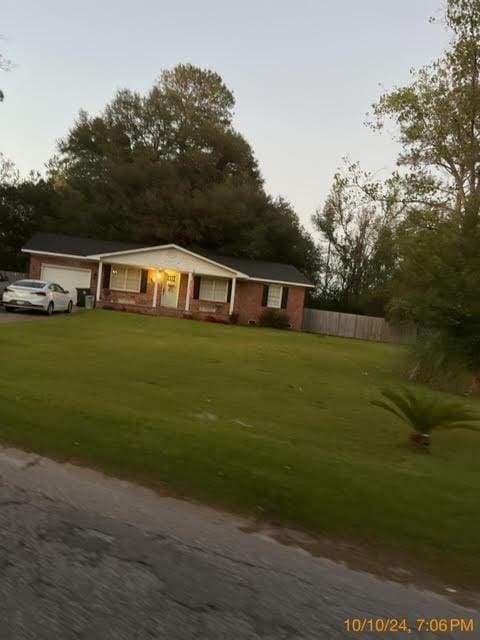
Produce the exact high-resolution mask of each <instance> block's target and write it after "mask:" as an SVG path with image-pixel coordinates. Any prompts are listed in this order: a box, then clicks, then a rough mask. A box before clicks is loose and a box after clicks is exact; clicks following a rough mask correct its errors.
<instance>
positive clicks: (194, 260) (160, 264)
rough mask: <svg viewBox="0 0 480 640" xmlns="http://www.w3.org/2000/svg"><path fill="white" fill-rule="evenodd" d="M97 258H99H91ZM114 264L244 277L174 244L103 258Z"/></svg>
mask: <svg viewBox="0 0 480 640" xmlns="http://www.w3.org/2000/svg"><path fill="white" fill-rule="evenodd" d="M91 257H95V258H99V257H100V256H91ZM103 258H104V259H106V260H107V261H112V262H115V264H130V265H135V266H137V267H143V268H145V269H159V270H160V269H172V271H180V272H183V273H188V272H190V271H191V272H192V273H198V274H202V275H206V276H218V277H223V278H232V277H233V276H245V274H243V273H239V272H238V271H237V270H236V269H232V268H231V267H228V266H226V265H223V264H220V263H217V262H215V261H213V260H211V259H209V258H206V257H205V256H202V255H199V254H196V253H193V252H192V251H188V250H187V249H183V248H182V247H178V246H177V245H174V244H169V245H163V246H159V247H148V248H143V249H136V250H134V251H121V252H118V253H111V254H108V255H104V256H103Z"/></svg>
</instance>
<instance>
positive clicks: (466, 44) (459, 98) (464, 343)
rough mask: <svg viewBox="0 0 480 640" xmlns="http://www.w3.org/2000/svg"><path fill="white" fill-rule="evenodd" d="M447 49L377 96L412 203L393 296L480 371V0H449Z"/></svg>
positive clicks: (450, 352) (441, 344) (439, 344)
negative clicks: (394, 133)
mask: <svg viewBox="0 0 480 640" xmlns="http://www.w3.org/2000/svg"><path fill="white" fill-rule="evenodd" d="M445 23H446V25H447V28H448V29H449V30H450V32H451V34H452V40H451V43H450V47H449V49H448V50H447V51H446V53H445V54H444V56H443V57H442V58H441V59H439V60H437V61H436V62H434V63H433V64H432V65H430V66H427V67H424V68H422V69H420V70H419V71H416V72H412V81H411V83H410V84H409V85H408V86H406V87H402V88H398V89H395V90H394V91H392V92H390V93H387V94H385V95H384V96H382V98H381V99H380V100H379V102H378V103H377V105H376V106H375V109H374V112H375V115H376V118H377V120H376V126H379V127H381V126H383V124H384V123H385V121H386V120H387V119H393V121H394V122H395V123H396V125H397V128H398V132H399V136H398V139H399V142H400V144H401V145H402V149H403V150H402V153H401V154H400V156H399V164H400V165H401V167H402V168H403V169H404V175H403V184H404V187H405V192H408V194H409V198H410V208H409V212H408V215H407V216H406V218H405V222H404V223H403V227H402V229H401V231H400V233H399V240H400V242H401V246H400V252H401V254H402V259H401V269H400V271H399V276H398V279H397V283H396V286H395V289H394V297H393V299H392V302H391V304H390V311H391V315H392V317H394V318H397V319H409V320H414V321H415V322H416V323H417V324H418V325H419V327H420V329H421V330H422V331H423V335H424V337H428V339H429V340H431V341H432V344H433V345H434V347H433V351H434V352H437V353H438V351H439V350H440V351H441V352H442V353H443V354H444V358H443V362H444V363H446V362H448V361H449V360H451V359H452V358H457V359H461V360H462V361H463V362H464V363H465V364H466V365H467V366H468V367H469V368H470V369H471V370H472V371H474V373H475V375H477V376H478V373H479V372H480V303H479V300H480V256H479V250H478V247H479V246H480V244H479V242H480V225H479V222H480V83H479V80H480V77H479V73H480V0H448V1H447V5H446V13H445Z"/></svg>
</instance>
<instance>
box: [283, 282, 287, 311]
mask: <svg viewBox="0 0 480 640" xmlns="http://www.w3.org/2000/svg"><path fill="white" fill-rule="evenodd" d="M287 304H288V287H283V289H282V309H286V308H287Z"/></svg>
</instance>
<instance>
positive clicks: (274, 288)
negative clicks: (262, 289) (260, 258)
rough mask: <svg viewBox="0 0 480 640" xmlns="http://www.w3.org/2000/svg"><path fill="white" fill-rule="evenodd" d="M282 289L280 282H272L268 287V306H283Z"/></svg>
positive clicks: (273, 307) (278, 307)
mask: <svg viewBox="0 0 480 640" xmlns="http://www.w3.org/2000/svg"><path fill="white" fill-rule="evenodd" d="M282 290H283V287H282V286H280V285H279V284H271V285H270V286H269V287H268V296H267V307H270V308H271V309H280V307H281V306H282Z"/></svg>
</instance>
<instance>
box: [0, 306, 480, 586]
mask: <svg viewBox="0 0 480 640" xmlns="http://www.w3.org/2000/svg"><path fill="white" fill-rule="evenodd" d="M0 357H1V365H0V439H1V440H2V441H3V442H4V443H9V444H12V445H16V446H18V447H23V448H25V449H29V450H35V451H37V452H39V453H41V454H47V455H48V454H50V455H54V456H56V457H57V458H61V459H70V460H73V461H77V462H81V463H83V464H86V465H91V466H95V467H98V468H101V469H103V470H105V471H107V472H109V473H112V474H115V475H118V476H123V477H128V478H133V479H136V480H138V481H141V482H144V483H147V484H150V485H156V486H158V485H159V484H161V485H163V486H166V487H168V488H169V489H171V490H173V491H174V492H176V493H177V494H180V495H185V496H191V497H194V498H197V499H201V500H206V501H208V502H210V503H214V504H217V505H220V506H223V507H227V508H231V509H235V510H239V511H242V512H247V513H253V514H255V515H259V516H262V517H264V518H267V519H270V520H273V521H275V522H279V523H288V524H290V525H296V526H300V527H303V528H306V529H308V530H310V531H313V532H318V533H321V534H323V535H326V536H328V537H329V538H333V539H337V538H338V539H342V540H346V541H352V542H354V543H359V544H362V545H363V544H364V545H367V546H368V547H371V548H374V549H375V548H376V549H385V550H391V551H392V552H394V553H397V552H399V553H401V554H405V557H406V558H411V559H412V560H418V561H419V562H421V563H423V564H425V565H426V566H428V567H429V568H430V569H431V571H432V572H433V573H434V574H436V575H438V576H439V577H443V578H451V579H455V580H457V581H458V582H460V583H462V584H466V585H468V584H470V585H473V584H475V583H476V581H477V580H478V575H479V574H480V553H479V532H480V509H479V490H480V465H479V445H480V434H477V433H472V432H466V431H465V432H461V431H454V432H451V433H449V432H446V431H445V432H438V433H435V434H434V436H433V446H432V454H431V455H421V454H416V453H415V452H413V451H412V450H411V449H410V448H409V446H408V444H407V437H408V430H407V428H406V427H405V426H404V425H402V424H401V423H400V422H398V421H397V420H396V419H395V417H394V416H391V415H389V414H387V413H386V412H382V411H381V410H380V409H377V408H375V407H373V406H371V405H370V404H369V399H370V398H371V397H372V396H374V395H375V393H376V390H377V389H378V387H379V386H383V385H388V384H391V385H395V384H396V383H399V382H402V383H403V380H401V374H402V373H403V371H404V369H405V367H406V359H407V351H406V350H405V349H404V348H402V347H397V346H392V345H383V344H374V343H368V342H361V341H352V340H344V339H336V338H326V337H321V336H314V335H307V334H295V333H283V332H279V331H273V330H267V329H255V328H242V327H229V326H221V325H213V324H207V323H197V322H188V321H178V320H170V319H166V318H148V317H141V316H134V315H129V314H121V313H114V312H108V311H96V312H94V313H79V314H75V315H74V316H73V317H64V318H54V319H52V320H51V321H48V322H38V323H33V322H32V323H26V324H18V325H8V326H7V325H6V326H4V327H2V329H1V331H0ZM426 392H428V391H426Z"/></svg>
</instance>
